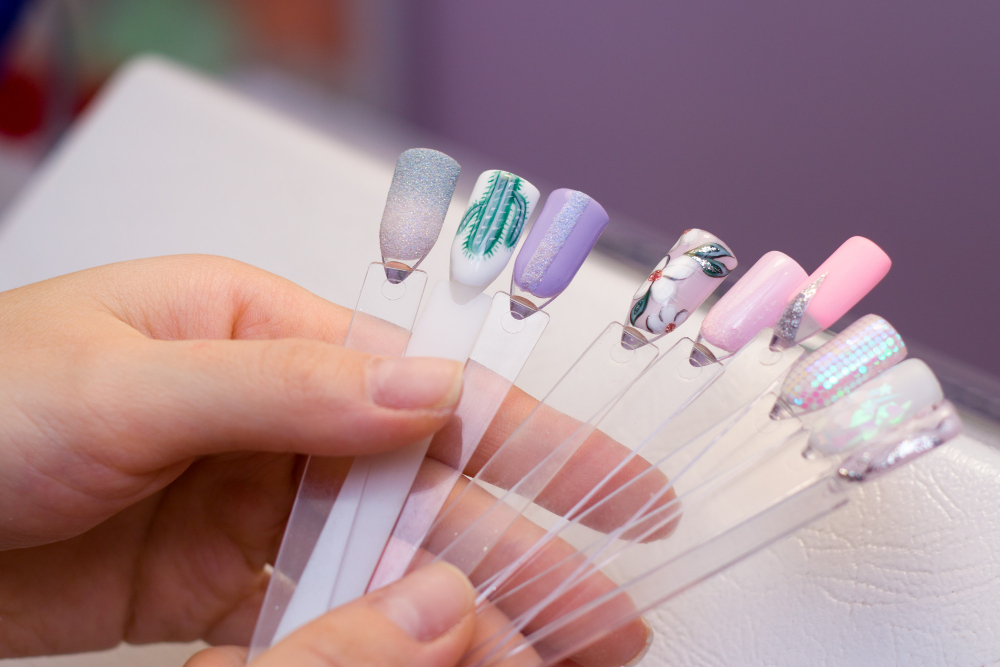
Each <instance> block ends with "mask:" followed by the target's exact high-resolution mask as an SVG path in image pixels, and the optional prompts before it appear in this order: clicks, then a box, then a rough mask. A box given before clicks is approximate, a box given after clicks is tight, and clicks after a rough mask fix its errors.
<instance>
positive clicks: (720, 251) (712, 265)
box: [684, 243, 733, 278]
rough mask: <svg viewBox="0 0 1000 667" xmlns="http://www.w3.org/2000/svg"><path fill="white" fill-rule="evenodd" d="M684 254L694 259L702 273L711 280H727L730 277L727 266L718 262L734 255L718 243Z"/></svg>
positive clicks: (701, 246) (703, 245) (705, 244)
mask: <svg viewBox="0 0 1000 667" xmlns="http://www.w3.org/2000/svg"><path fill="white" fill-rule="evenodd" d="M684 254H685V255H687V256H688V257H692V258H694V260H695V261H696V262H698V264H699V265H700V266H701V271H702V273H704V274H705V275H706V276H708V277H710V278H725V277H726V276H728V275H729V269H728V268H726V265H725V264H723V263H722V262H718V261H716V260H717V259H719V258H722V257H732V256H733V255H732V253H730V252H729V251H728V250H726V249H725V248H724V247H722V246H721V245H719V244H718V243H704V244H702V245H700V246H698V247H697V248H694V249H692V250H688V251H687V252H686V253H684Z"/></svg>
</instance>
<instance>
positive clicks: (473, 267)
mask: <svg viewBox="0 0 1000 667" xmlns="http://www.w3.org/2000/svg"><path fill="white" fill-rule="evenodd" d="M537 203H538V189H537V188H536V187H535V186H533V185H532V184H531V183H529V182H528V181H526V180H524V179H523V178H521V177H520V176H515V175H514V174H512V173H510V172H507V171H500V170H492V171H484V172H483V173H482V174H481V175H480V176H479V180H477V181H476V187H475V189H473V191H472V199H470V201H469V207H468V208H467V209H466V211H465V215H464V216H462V222H461V223H460V224H459V226H458V232H457V233H456V234H455V240H454V241H453V242H452V246H451V279H452V280H454V281H455V282H458V283H461V284H463V285H469V286H470V287H486V286H487V285H489V284H490V283H491V282H493V280H494V279H495V278H496V277H497V276H499V275H500V272H501V271H503V269H504V267H505V266H507V262H509V261H510V258H511V257H513V256H514V249H515V247H516V246H517V241H518V239H520V238H521V232H523V231H524V225H525V224H526V223H527V222H528V218H529V217H531V212H532V211H533V210H534V209H535V204H537Z"/></svg>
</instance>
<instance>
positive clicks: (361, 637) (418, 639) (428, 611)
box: [188, 563, 475, 667]
mask: <svg viewBox="0 0 1000 667" xmlns="http://www.w3.org/2000/svg"><path fill="white" fill-rule="evenodd" d="M474 600H475V593H474V591H473V589H472V585H471V584H470V583H469V581H468V579H466V578H465V577H464V576H463V575H462V574H461V572H459V571H458V570H457V569H456V568H454V567H452V566H451V565H448V564H445V563H435V564H433V565H430V566H428V567H425V568H422V569H420V570H417V571H416V572H414V573H412V574H410V575H408V576H406V577H404V578H403V579H400V580H399V581H397V582H396V583H394V584H392V585H390V586H387V587H386V588H383V589H380V590H378V591H375V592H374V593H369V594H368V595H366V596H365V597H363V598H361V599H359V600H355V601H354V602H351V603H350V604H347V605H344V606H343V607H339V608H337V609H334V610H333V611H331V612H328V613H327V614H325V615H324V616H322V617H320V618H318V619H317V620H315V621H313V622H312V623H309V624H308V625H306V626H303V627H302V628H300V629H299V630H297V631H295V632H293V633H292V634H290V635H289V636H288V637H286V638H285V639H283V640H282V641H281V642H279V643H278V644H277V645H275V646H274V647H273V648H271V649H270V650H269V651H267V652H266V653H264V654H263V655H261V656H260V657H259V658H258V659H257V660H255V661H254V662H253V663H251V665H252V667H286V666H287V665H296V666H297V667H334V666H336V667H350V666H352V665H380V666H382V667H397V666H398V667H450V666H451V665H456V664H458V661H459V660H460V659H461V657H462V654H463V653H464V652H465V650H466V648H467V647H468V645H469V641H470V640H471V639H472V633H473V629H474V626H475V620H474V618H475V617H474V616H473V614H472V611H473V606H474ZM239 657H240V656H239V655H237V654H236V653H235V652H232V651H231V650H230V649H209V650H207V651H203V652H202V653H199V654H198V655H196V656H195V657H193V658H192V659H191V661H190V662H189V663H188V667H223V666H225V667H228V666H229V665H234V667H235V665H236V664H238V663H237V660H238V659H239Z"/></svg>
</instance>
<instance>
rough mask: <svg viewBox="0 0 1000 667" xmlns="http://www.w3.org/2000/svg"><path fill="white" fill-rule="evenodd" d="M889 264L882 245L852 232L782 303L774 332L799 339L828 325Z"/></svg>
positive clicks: (873, 283)
mask: <svg viewBox="0 0 1000 667" xmlns="http://www.w3.org/2000/svg"><path fill="white" fill-rule="evenodd" d="M891 267H892V260H891V259H889V255H887V254H885V251H884V250H882V248H880V247H878V246H877V245H876V244H875V243H873V242H872V241H869V240H868V239H866V238H864V237H863V236H854V237H851V238H849V239H847V240H846V241H844V243H843V244H842V245H841V246H840V247H839V248H837V250H836V252H834V253H833V254H832V255H830V256H829V257H827V259H826V261H825V262H823V263H822V264H821V265H820V267H819V268H818V269H816V270H815V271H813V273H812V275H810V276H809V277H808V278H806V279H805V280H804V281H803V284H802V285H801V286H800V287H799V289H798V290H797V292H796V294H795V296H793V297H792V299H791V300H790V301H789V302H788V304H787V305H786V306H785V311H784V312H783V313H782V315H781V318H780V319H779V320H778V325H777V326H776V327H775V333H776V334H777V335H778V336H780V337H781V338H784V339H785V340H787V341H791V342H795V343H797V342H800V341H803V340H805V339H806V338H809V337H810V336H812V335H813V334H815V333H816V332H818V331H822V330H823V329H826V328H827V327H829V326H831V325H832V324H833V323H834V322H836V321H837V320H839V319H840V318H841V317H843V316H844V315H845V314H846V313H847V311H849V310H850V309H851V308H853V307H854V306H855V305H856V304H857V303H858V302H859V301H861V299H863V298H864V297H865V295H866V294H868V292H870V291H871V290H872V288H873V287H875V286H876V285H878V284H879V281H881V280H882V278H884V277H885V274H887V273H888V272H889V269H890V268H891Z"/></svg>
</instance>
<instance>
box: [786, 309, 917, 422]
mask: <svg viewBox="0 0 1000 667" xmlns="http://www.w3.org/2000/svg"><path fill="white" fill-rule="evenodd" d="M905 357H906V344H905V343H904V342H903V339H902V337H901V336H900V335H899V333H897V332H896V330H895V329H894V328H893V326H892V325H891V324H889V323H888V322H887V321H885V319H883V318H881V317H879V316H878V315H865V316H864V317H862V318H861V319H859V320H858V321H856V322H855V323H854V324H852V325H851V326H849V327H847V328H846V329H844V330H843V331H842V332H840V333H839V334H837V335H836V336H835V337H834V338H833V339H832V340H830V341H829V342H827V343H826V344H824V345H823V346H822V347H820V348H819V349H818V350H816V351H814V352H812V353H811V354H808V355H806V356H805V357H802V358H801V359H799V360H798V361H796V362H795V364H794V365H793V366H792V367H791V368H790V369H789V370H788V375H787V376H786V377H785V381H784V382H783V383H782V385H781V392H780V395H779V398H780V401H781V402H782V403H783V404H784V405H785V406H786V407H787V408H788V410H789V411H790V412H791V413H792V414H793V415H796V414H804V413H807V412H812V411H814V410H821V409H823V408H827V407H830V406H831V405H833V404H834V403H836V402H837V401H839V400H840V399H842V398H844V397H845V396H847V395H848V394H849V393H850V392H851V391H852V390H853V389H855V388H856V387H858V386H860V385H861V384H862V383H864V382H866V381H868V380H871V379H872V378H873V377H875V376H877V375H880V374H881V373H884V372H885V371H887V370H889V369H890V368H892V367H893V366H895V365H896V364H897V363H899V362H900V361H902V360H903V359H904V358H905Z"/></svg>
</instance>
